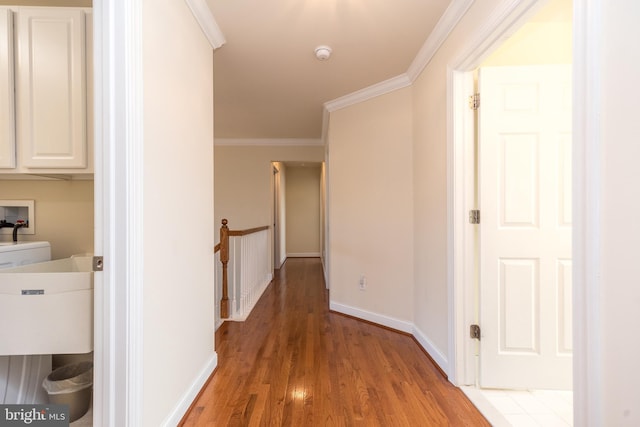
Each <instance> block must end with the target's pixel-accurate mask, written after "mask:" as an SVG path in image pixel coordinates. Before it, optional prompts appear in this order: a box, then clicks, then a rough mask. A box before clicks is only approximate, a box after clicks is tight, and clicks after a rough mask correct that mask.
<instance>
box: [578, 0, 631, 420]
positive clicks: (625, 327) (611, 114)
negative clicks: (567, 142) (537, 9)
mask: <svg viewBox="0 0 640 427" xmlns="http://www.w3.org/2000/svg"><path fill="white" fill-rule="evenodd" d="M579 3H580V4H581V5H584V4H585V3H597V4H598V6H599V7H600V8H601V11H600V13H599V17H600V19H601V20H602V28H601V29H600V28H598V27H597V26H589V27H587V33H588V34H590V35H591V38H588V40H589V42H590V44H588V45H587V48H588V50H589V51H594V50H595V51H597V54H600V55H601V57H600V58H598V62H597V63H596V64H594V65H595V67H596V73H595V74H593V75H592V76H595V79H596V82H595V83H594V84H593V85H592V87H597V86H598V84H600V86H601V87H600V92H599V94H594V95H596V96H597V95H600V96H601V97H602V103H601V104H596V108H597V110H596V111H595V113H594V118H595V117H598V118H599V119H600V122H599V125H600V126H599V127H600V134H599V135H594V136H593V137H594V138H595V140H596V141H598V145H597V146H595V147H594V146H590V147H589V149H595V152H594V154H593V156H592V157H591V158H592V160H595V161H596V162H597V163H596V165H597V166H598V167H599V168H600V171H599V172H600V174H601V175H600V186H599V189H600V194H599V195H596V197H599V198H600V211H599V215H600V218H599V223H600V227H599V229H598V228H596V229H595V230H590V231H591V232H595V235H594V239H593V241H587V242H585V246H586V248H587V250H591V249H592V248H596V249H597V250H598V255H599V262H598V263H597V265H595V266H594V267H595V269H596V270H595V271H599V275H598V277H596V282H595V285H596V288H594V289H590V291H593V292H594V297H596V298H597V299H596V300H595V301H596V302H597V303H599V305H600V306H599V307H595V309H596V310H597V311H592V312H589V313H586V314H587V315H588V316H592V315H594V314H595V315H599V316H600V321H601V324H600V325H599V327H598V328H597V329H595V330H589V331H587V334H589V335H588V336H587V337H585V338H586V339H588V340H589V341H591V342H593V341H592V340H594V341H596V342H597V341H599V342H600V345H599V349H598V350H599V352H598V354H594V355H591V356H592V357H591V360H592V361H595V362H596V363H597V366H592V367H590V368H591V369H593V368H595V369H597V370H598V371H600V372H601V379H602V383H601V384H600V385H599V390H598V391H596V393H599V394H600V398H601V401H600V402H597V403H598V404H599V405H601V407H600V408H597V409H596V410H602V416H603V420H602V422H603V424H602V425H608V426H609V425H611V426H637V425H640V393H638V384H640V371H639V370H638V357H637V355H638V353H640V343H639V342H638V340H637V339H635V337H633V334H632V332H631V331H632V330H633V327H632V326H633V325H636V324H638V323H639V322H640V310H639V309H638V308H639V307H640V280H639V278H640V263H639V262H638V256H639V251H638V242H639V241H640V223H639V222H638V220H637V218H636V214H635V213H636V212H638V210H639V209H640V186H638V180H640V169H639V168H638V159H640V144H639V143H638V141H640V120H638V113H639V109H638V105H637V99H638V97H639V96H640V88H639V87H638V85H636V84H634V83H633V82H634V81H635V80H636V79H637V76H638V75H640V50H638V49H637V48H636V47H635V46H634V42H635V41H636V40H638V39H640V26H638V19H640V3H638V2H636V1H634V0H622V1H617V2H615V3H614V2H610V1H605V0H599V1H596V2H587V1H580V2H579ZM600 30H601V33H600V32H599V31H600ZM598 44H599V45H600V46H598ZM598 70H599V72H600V75H598ZM585 102H587V103H589V102H591V100H590V99H588V100H585ZM594 172H596V173H597V172H598V171H597V170H593V169H589V170H586V171H585V173H586V175H587V176H588V177H593V173H594ZM593 190H595V191H597V187H596V188H593ZM585 196H587V197H589V196H588V195H585ZM595 215H597V214H595ZM596 227H597V225H596ZM598 239H599V240H600V242H599V243H600V246H599V248H598ZM598 308H599V310H598ZM592 334H595V336H593V337H592V336H591V335H592ZM630 334H631V335H630ZM594 403H595V402H594ZM587 421H589V425H592V422H593V421H591V420H587ZM596 422H597V421H596ZM593 425H597V424H595V423H594V424H593Z"/></svg>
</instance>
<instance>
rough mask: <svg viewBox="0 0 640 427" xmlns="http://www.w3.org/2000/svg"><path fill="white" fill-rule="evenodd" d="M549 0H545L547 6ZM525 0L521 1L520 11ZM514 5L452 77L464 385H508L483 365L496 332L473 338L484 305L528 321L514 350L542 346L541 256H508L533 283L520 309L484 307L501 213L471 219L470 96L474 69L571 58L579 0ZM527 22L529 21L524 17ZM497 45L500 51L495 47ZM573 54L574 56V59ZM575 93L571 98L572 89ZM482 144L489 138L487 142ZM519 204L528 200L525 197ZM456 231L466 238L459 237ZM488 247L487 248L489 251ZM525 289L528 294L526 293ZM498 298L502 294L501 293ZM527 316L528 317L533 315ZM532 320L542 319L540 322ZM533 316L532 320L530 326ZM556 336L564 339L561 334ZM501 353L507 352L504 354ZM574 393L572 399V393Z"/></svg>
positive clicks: (513, 335)
mask: <svg viewBox="0 0 640 427" xmlns="http://www.w3.org/2000/svg"><path fill="white" fill-rule="evenodd" d="M543 3H545V4H544V5H543ZM518 7H519V8H520V9H519V10H518ZM510 12H511V13H510V14H509V16H510V18H507V19H506V20H505V18H504V16H506V14H503V15H502V17H496V23H495V25H494V26H492V27H493V28H498V30H494V31H493V33H491V34H490V33H489V32H488V33H487V34H486V35H484V36H482V37H479V38H478V40H477V42H476V46H475V47H476V49H478V50H477V51H473V50H471V49H470V50H469V51H468V52H470V53H469V54H468V55H467V56H466V57H465V58H464V59H462V60H460V62H459V66H457V67H454V69H456V68H457V69H459V70H464V71H452V72H451V74H450V77H451V80H450V82H451V83H452V87H451V92H450V93H451V94H452V95H453V104H452V108H453V111H452V116H453V118H454V123H453V135H452V144H451V146H450V149H451V151H450V156H451V159H452V162H453V170H454V171H455V172H454V176H453V177H452V182H453V183H454V184H453V187H452V188H453V195H452V209H453V212H454V217H455V223H454V224H453V225H452V227H453V235H454V239H455V241H454V248H455V249H454V254H453V257H454V265H453V266H452V292H453V298H452V305H453V307H454V308H453V309H452V320H453V325H454V329H455V332H454V333H453V335H454V336H452V337H451V341H450V348H451V349H452V352H451V354H453V355H455V367H454V371H453V372H452V376H454V377H455V378H456V382H457V383H458V384H459V385H464V384H467V385H474V386H483V385H489V386H492V387H502V386H501V385H500V384H504V383H501V382H500V381H497V382H495V381H487V378H486V372H484V373H483V370H484V368H485V366H483V363H484V362H486V361H487V360H486V354H485V352H484V350H486V348H487V347H489V346H490V345H493V346H494V347H495V345H496V344H495V342H494V343H487V341H490V340H489V339H488V337H485V336H484V334H483V336H481V340H480V341H478V340H473V339H471V338H470V335H469V325H471V324H478V323H479V324H480V327H481V328H482V329H484V327H485V326H486V325H483V323H485V322H486V318H484V317H485V316H483V310H484V313H485V314H486V313H487V310H489V313H490V314H491V315H494V317H495V319H494V320H495V321H496V322H500V321H504V319H505V316H506V315H510V316H511V318H512V320H513V319H515V321H516V323H515V324H516V325H517V326H522V327H523V328H520V330H519V331H518V330H517V329H514V328H511V330H510V332H509V334H510V335H509V338H510V339H511V344H517V345H515V346H514V349H515V350H517V351H515V352H514V353H520V355H523V354H524V355H526V353H527V352H529V353H536V352H537V351H538V347H539V345H540V341H539V338H540V336H539V324H537V323H536V321H539V314H538V313H539V310H538V309H539V307H538V306H536V304H539V302H540V301H541V299H540V294H538V293H537V290H536V287H535V286H530V285H531V284H532V283H533V282H532V278H535V279H536V280H538V281H539V277H537V278H536V276H535V274H537V273H536V271H537V270H536V269H537V266H536V265H535V263H533V264H532V263H529V264H528V265H524V264H526V263H524V264H522V263H521V262H520V260H517V261H516V262H511V261H513V260H514V258H513V257H512V258H511V259H510V260H509V261H510V262H511V263H507V264H508V265H506V267H508V268H507V270H508V271H509V272H510V273H513V274H512V275H511V276H512V277H513V278H517V279H518V280H519V283H520V285H524V286H523V287H524V288H526V287H527V286H528V287H529V290H528V292H529V293H528V294H512V296H513V297H514V299H513V300H512V302H515V305H513V307H518V308H517V309H515V310H514V309H513V307H511V311H510V312H509V311H508V310H506V311H505V306H504V305H502V306H500V305H499V306H496V307H493V309H488V308H487V307H486V306H484V304H483V306H481V305H480V303H481V301H482V300H484V301H485V302H486V300H487V299H488V298H490V297H489V296H487V295H486V294H485V291H486V289H485V288H484V287H483V285H482V284H481V283H480V274H481V271H483V272H484V271H485V270H487V265H485V264H484V263H483V262H482V261H481V260H480V258H476V255H477V254H479V253H480V251H484V250H486V248H485V247H483V246H482V240H480V237H483V238H486V237H488V236H487V235H486V230H483V231H480V230H481V229H480V227H482V226H484V224H486V222H485V220H486V221H491V220H492V218H491V217H492V216H495V215H497V213H495V212H494V213H490V212H486V211H485V207H484V206H483V207H482V210H481V215H480V218H481V225H480V227H478V226H476V225H470V224H469V223H468V219H467V214H468V211H469V210H471V209H476V208H477V206H479V204H480V202H482V200H481V199H480V197H481V194H480V193H479V192H476V191H475V189H476V172H479V173H482V172H481V171H479V170H478V158H477V157H476V155H477V153H478V152H481V151H482V148H481V147H478V146H476V139H475V137H476V131H477V130H478V129H477V128H476V123H477V122H476V117H475V113H474V112H473V111H472V110H469V107H468V96H469V95H470V94H472V93H475V92H476V90H477V89H476V87H477V86H476V85H477V80H476V75H475V73H474V71H475V70H476V69H477V68H478V67H481V66H498V67H503V66H506V65H525V64H526V65H533V64H543V63H545V64H558V63H569V64H570V62H571V40H572V28H571V17H572V4H571V1H566V0H551V1H550V2H548V3H546V2H543V1H530V2H521V3H519V4H518V5H517V6H514V7H513V9H512V10H511V11H510ZM497 15H498V14H496V16H497ZM523 17H524V19H523ZM523 22H525V23H524V24H523ZM490 27H491V26H490ZM505 28H506V29H505ZM544 40H546V41H547V42H549V41H551V42H552V45H551V46H548V45H547V46H546V47H542V46H543V45H542V42H543V41H544ZM496 47H497V48H496ZM482 49H484V50H482ZM491 51H493V52H492V53H490V52H491ZM523 53H524V54H523ZM567 53H568V60H567V59H566V56H567ZM560 58H563V59H560ZM518 61H520V62H518ZM523 62H524V63H523ZM569 73H570V72H569ZM481 79H482V77H481ZM568 98H569V99H571V96H570V92H569V97H568ZM514 99H515V100H516V101H518V100H521V99H522V98H520V97H519V96H518V97H516V98H513V99H512V101H513V100H514ZM485 102H486V96H484V95H483V94H482V93H481V94H480V110H481V111H482V106H483V105H484V103H485ZM503 122H504V120H503ZM569 128H570V127H569ZM516 133H517V132H516ZM516 133H514V135H515V136H516V137H518V135H516ZM520 136H521V135H520ZM570 139H571V138H570V136H569V141H570ZM501 143H502V144H504V141H502V142H501ZM480 144H482V141H480ZM568 147H569V148H568V151H566V150H565V151H564V152H563V155H564V156H565V159H568V161H569V167H570V159H571V148H570V144H568ZM502 150H505V147H504V146H502ZM503 153H504V151H503ZM511 154H513V153H511ZM521 154H522V153H521ZM518 158H520V159H521V160H523V162H522V163H521V164H520V165H519V166H517V167H516V168H512V169H511V170H512V171H513V170H515V172H516V173H515V176H518V174H519V173H520V172H522V174H520V175H519V176H520V178H523V177H524V176H525V175H526V174H525V173H524V172H526V167H525V165H529V166H531V162H530V160H531V158H530V156H526V155H524V156H520V155H519V154H516V155H515V159H518ZM502 160H504V159H502ZM523 167H524V168H523ZM527 167H528V166H527ZM536 167H537V166H536ZM494 170H495V168H494ZM471 171H473V172H471ZM480 176H481V175H480ZM569 177H570V173H569ZM496 182H497V181H496ZM522 182H523V181H521V183H522ZM569 184H570V179H569ZM494 188H495V187H494ZM497 190H498V191H503V194H504V190H505V188H504V187H498V189H497ZM485 191H486V190H485ZM568 191H569V194H568V198H567V199H566V200H568V202H566V203H568V205H565V206H568V207H569V212H570V206H571V197H570V194H571V190H570V187H569V190H568ZM514 194H515V195H516V196H517V197H519V196H522V195H523V194H522V193H514ZM527 197H528V196H527ZM514 200H515V199H514ZM527 200H529V199H527ZM566 200H565V201H566ZM516 205H518V206H522V205H521V204H516ZM525 205H526V203H525ZM487 215H489V216H487ZM569 222H570V221H569ZM483 223H484V224H483ZM474 227H476V228H474ZM569 228H570V227H569ZM456 230H457V231H456ZM456 234H457V236H458V237H455V236H456ZM481 234H482V236H481ZM569 236H570V234H569ZM488 240H490V239H485V242H484V243H486V242H487V241H488ZM569 240H570V237H569ZM482 253H483V254H484V252H482ZM569 254H570V245H569ZM515 258H517V257H515ZM494 261H495V259H494ZM565 261H567V263H566V264H565V265H564V271H565V272H566V273H567V274H566V275H565V276H564V279H565V280H568V281H569V282H570V276H571V264H570V263H571V260H570V256H569V257H565ZM492 265H493V266H494V267H496V266H497V267H496V268H497V269H500V268H503V267H505V265H504V263H503V265H500V264H499V263H497V262H493V263H492ZM509 269H510V270H509ZM527 270H528V271H529V273H530V274H529V277H528V279H527V278H525V276H526V275H525V274H520V273H524V272H525V271H527ZM505 271H506V270H504V269H503V270H502V271H498V273H497V274H502V275H503V276H504V274H505ZM483 274H484V273H483ZM502 284H504V283H502ZM525 284H526V285H525ZM500 285H501V283H500V282H498V285H497V286H500ZM525 290H526V289H525ZM504 291H505V289H504V287H503V288H502V289H500V288H498V292H503V293H502V294H501V295H500V296H499V297H500V298H502V299H498V301H500V302H501V303H503V302H504ZM523 295H525V296H524V297H523ZM558 297H561V298H564V301H568V302H570V301H571V287H570V285H568V286H565V287H564V289H563V290H562V292H561V294H560V295H558V294H556V295H554V296H553V298H556V300H555V301H558V299H557V298H558ZM493 298H494V301H495V300H496V299H495V295H494V297H493ZM545 298H546V297H545ZM527 310H528V311H527ZM534 311H536V314H535V316H538V319H537V320H536V319H535V316H534V315H533V314H534ZM565 313H568V314H565V315H564V316H563V318H562V319H561V320H562V321H563V322H564V327H563V331H562V332H563V333H564V337H563V338H562V340H563V342H562V343H561V344H568V345H565V347H569V348H565V350H568V352H565V354H564V355H563V356H564V357H565V359H569V362H570V359H571V358H572V356H571V353H570V346H571V343H570V341H571V328H572V325H571V317H572V316H571V311H570V306H569V307H568V310H565ZM527 317H528V320H526V319H527ZM532 320H536V321H533V322H532ZM527 322H529V323H528V325H527ZM525 325H526V326H525ZM502 326H504V325H502ZM524 330H528V332H524V333H523V331H524ZM514 331H516V332H514ZM483 332H484V331H483ZM487 332H488V331H487ZM491 334H493V332H491ZM485 338H487V339H485ZM494 338H495V335H494ZM506 338H507V336H506V335H505V329H504V328H503V329H502V331H500V333H499V334H498V337H497V339H498V340H499V341H500V340H501V341H500V345H503V346H504V344H505V339H506ZM567 338H568V339H567ZM524 341H527V343H526V345H524ZM555 341H556V343H557V339H556V340H555ZM483 344H484V347H483ZM536 346H538V347H536ZM515 347H518V348H515ZM502 350H504V348H502ZM497 353H500V351H498V352H497ZM502 353H505V352H502ZM567 353H568V354H567ZM500 356H502V354H501V355H500ZM567 356H568V357H567ZM502 362H503V361H501V362H500V363H496V364H495V366H494V369H501V367H503V366H504V365H505V363H502ZM567 370H568V378H567V377H566V376H565V382H564V384H565V385H566V384H567V383H568V384H569V386H570V384H571V367H570V363H569V365H568V368H567V367H565V368H564V371H565V372H566V371H567ZM517 371H518V370H517V369H516V372H517ZM525 371H526V369H525ZM530 371H532V369H530ZM503 374H504V372H503ZM483 375H484V376H485V378H483ZM503 377H506V378H507V380H511V379H512V378H511V377H510V374H504V375H503ZM503 379H504V378H503ZM535 386H539V385H536V384H532V385H531V387H535ZM513 387H517V388H519V389H521V390H522V389H527V388H530V386H529V385H527V384H526V381H525V382H524V383H520V384H518V385H513ZM555 388H564V386H558V385H556V386H555ZM523 393H524V392H523ZM470 397H471V396H470ZM528 397H531V396H528ZM500 398H502V399H503V401H505V398H506V396H504V395H502V396H500ZM563 399H565V400H566V397H563ZM472 400H473V398H472ZM568 400H569V403H570V402H571V397H570V396H569V398H568ZM569 412H570V410H569ZM570 416H571V414H569V417H570ZM503 420H504V419H503ZM569 421H570V420H569ZM569 424H570V422H569Z"/></svg>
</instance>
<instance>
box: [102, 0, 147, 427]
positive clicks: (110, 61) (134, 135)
mask: <svg viewBox="0 0 640 427" xmlns="http://www.w3.org/2000/svg"><path fill="white" fill-rule="evenodd" d="M141 12H142V1H141V0H135V1H128V2H115V1H112V0H103V1H100V2H96V3H95V4H94V14H93V16H94V22H95V25H94V28H95V33H94V60H95V64H96V67H95V70H94V72H95V85H94V87H95V94H94V99H95V101H94V102H95V144H96V149H95V153H96V154H95V155H96V162H95V173H96V175H95V178H96V180H95V197H96V198H99V199H100V200H99V201H97V202H96V208H97V209H96V212H95V223H96V225H95V230H96V231H95V249H94V251H95V253H96V254H103V255H104V257H105V270H104V272H103V273H96V280H97V283H100V285H97V286H96V292H95V318H96V322H95V325H94V329H95V331H94V332H95V335H94V347H95V352H94V381H95V383H94V409H93V410H94V416H93V418H94V419H93V421H94V425H104V426H114V425H142V424H143V423H142V418H143V414H142V411H143V405H142V401H143V400H142V380H143V359H142V343H143V341H144V340H143V337H142V323H141V322H142V319H143V317H142V285H143V282H142V265H143V263H142V260H143V256H142V255H143V254H142V228H143V227H142V226H141V225H142V221H141V218H142V197H141V194H142V179H143V176H142V167H141V166H142V160H143V159H142V156H143V154H142V142H143V141H142V129H143V118H142V23H141V21H142V17H141ZM122 224H127V226H126V227H123V226H122Z"/></svg>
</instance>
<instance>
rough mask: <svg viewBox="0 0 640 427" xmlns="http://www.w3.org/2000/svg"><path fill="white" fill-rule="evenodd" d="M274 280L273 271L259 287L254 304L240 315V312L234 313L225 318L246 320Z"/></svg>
mask: <svg viewBox="0 0 640 427" xmlns="http://www.w3.org/2000/svg"><path fill="white" fill-rule="evenodd" d="M272 280H273V274H272V273H269V274H267V275H266V276H265V280H264V282H263V283H262V284H261V285H260V286H259V287H258V295H257V296H256V298H255V300H254V301H253V304H252V305H251V307H250V308H249V309H248V310H247V311H246V312H245V313H242V314H241V315H238V314H236V313H234V314H233V315H232V316H231V317H230V318H228V319H225V320H231V321H232V322H244V321H245V320H247V317H249V315H250V314H251V311H252V310H253V307H255V306H256V304H257V303H258V301H259V300H260V298H261V297H262V294H263V293H264V291H265V290H266V289H267V286H269V284H270V283H271V281H272Z"/></svg>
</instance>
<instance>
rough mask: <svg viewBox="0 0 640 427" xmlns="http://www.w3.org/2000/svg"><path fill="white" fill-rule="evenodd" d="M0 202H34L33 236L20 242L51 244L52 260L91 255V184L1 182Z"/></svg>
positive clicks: (22, 237)
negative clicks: (7, 200)
mask: <svg viewBox="0 0 640 427" xmlns="http://www.w3.org/2000/svg"><path fill="white" fill-rule="evenodd" d="M0 199H9V200H14V199H17V200H20V199H24V200H34V201H35V214H36V215H35V231H36V233H35V234H24V235H19V239H20V240H26V241H29V240H30V241H34V240H44V241H48V242H50V243H51V257H52V258H53V259H60V258H67V257H69V256H71V255H74V254H81V253H93V181H35V180H33V181H12V180H3V181H0ZM0 239H1V240H3V241H9V240H10V239H11V235H2V236H0Z"/></svg>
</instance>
